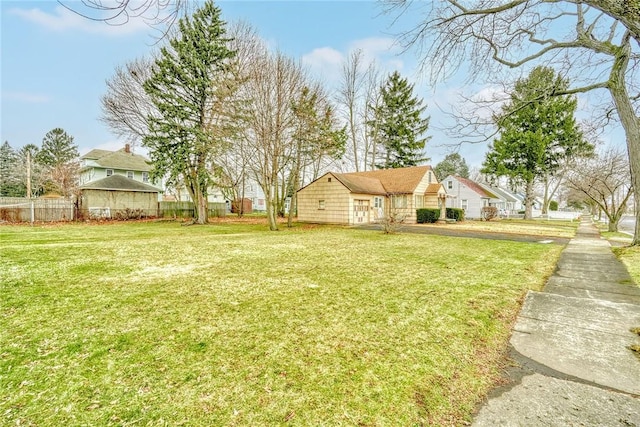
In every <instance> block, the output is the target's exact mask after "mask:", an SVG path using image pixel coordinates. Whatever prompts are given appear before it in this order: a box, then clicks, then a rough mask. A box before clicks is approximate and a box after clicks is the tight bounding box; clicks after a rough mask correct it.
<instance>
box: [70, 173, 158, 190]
mask: <svg viewBox="0 0 640 427" xmlns="http://www.w3.org/2000/svg"><path fill="white" fill-rule="evenodd" d="M80 189H81V190H115V191H138V192H143V193H159V192H161V190H160V189H159V188H156V187H154V186H151V185H148V184H145V183H143V182H140V181H136V180H135V179H131V178H127V177H126V176H124V175H111V176H108V177H106V178H102V179H99V180H97V181H93V182H90V183H88V184H85V185H82V186H80Z"/></svg>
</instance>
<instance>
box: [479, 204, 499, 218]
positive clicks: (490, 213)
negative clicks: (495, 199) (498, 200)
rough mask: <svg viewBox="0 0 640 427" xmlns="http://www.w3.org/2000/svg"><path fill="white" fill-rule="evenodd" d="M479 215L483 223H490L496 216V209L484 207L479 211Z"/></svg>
mask: <svg viewBox="0 0 640 427" xmlns="http://www.w3.org/2000/svg"><path fill="white" fill-rule="evenodd" d="M480 215H482V219H484V220H485V221H491V220H492V219H494V218H495V217H497V216H498V208H496V207H495V206H484V207H483V208H482V210H481V211H480Z"/></svg>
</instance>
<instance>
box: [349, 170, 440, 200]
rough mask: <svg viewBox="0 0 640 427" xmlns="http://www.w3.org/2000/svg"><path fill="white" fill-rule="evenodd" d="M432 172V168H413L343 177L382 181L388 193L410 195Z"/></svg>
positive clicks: (360, 173)
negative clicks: (427, 174) (429, 172)
mask: <svg viewBox="0 0 640 427" xmlns="http://www.w3.org/2000/svg"><path fill="white" fill-rule="evenodd" d="M430 170H431V166H413V167H409V168H397V169H378V170H374V171H366V172H352V173H346V174H342V175H343V176H344V175H348V176H357V177H363V178H375V179H377V180H379V181H380V183H381V184H382V186H383V187H384V190H385V192H386V193H389V194H408V193H413V192H414V191H415V189H416V187H417V186H418V184H420V181H421V180H422V178H423V177H424V176H425V174H426V173H427V172H428V171H430ZM434 177H435V174H434Z"/></svg>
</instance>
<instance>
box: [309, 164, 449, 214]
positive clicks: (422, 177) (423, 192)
mask: <svg viewBox="0 0 640 427" xmlns="http://www.w3.org/2000/svg"><path fill="white" fill-rule="evenodd" d="M445 198H446V192H445V190H444V187H443V186H442V185H441V184H440V183H438V180H437V178H436V175H435V174H434V173H433V170H432V169H431V166H414V167H410V168H398V169H380V170H375V171H367V172H354V173H334V172H328V173H326V174H325V175H323V176H322V177H320V178H318V179H316V180H315V181H313V182H312V183H310V184H309V185H307V186H306V187H303V188H302V189H300V190H299V191H298V220H299V221H301V222H314V223H329V224H348V225H358V224H366V223H369V222H375V221H378V220H381V219H382V218H384V217H386V216H387V215H389V214H390V213H393V214H395V215H401V216H402V217H403V218H404V222H405V223H409V224H415V222H416V209H420V208H436V209H437V208H439V207H440V206H443V205H444V200H445ZM441 216H442V217H443V218H444V209H443V210H442V215H441Z"/></svg>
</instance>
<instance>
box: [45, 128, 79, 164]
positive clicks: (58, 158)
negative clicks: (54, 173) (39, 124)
mask: <svg viewBox="0 0 640 427" xmlns="http://www.w3.org/2000/svg"><path fill="white" fill-rule="evenodd" d="M79 156H80V154H79V153H78V147H77V146H76V145H75V144H74V143H73V136H71V135H69V134H67V132H65V131H64V129H61V128H55V129H52V130H50V131H49V132H47V134H46V135H45V136H44V138H43V139H42V148H41V149H40V151H39V153H38V162H39V163H41V164H43V165H45V166H50V167H53V166H60V165H64V164H68V163H71V162H74V161H76V160H77V159H78V157H79Z"/></svg>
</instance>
